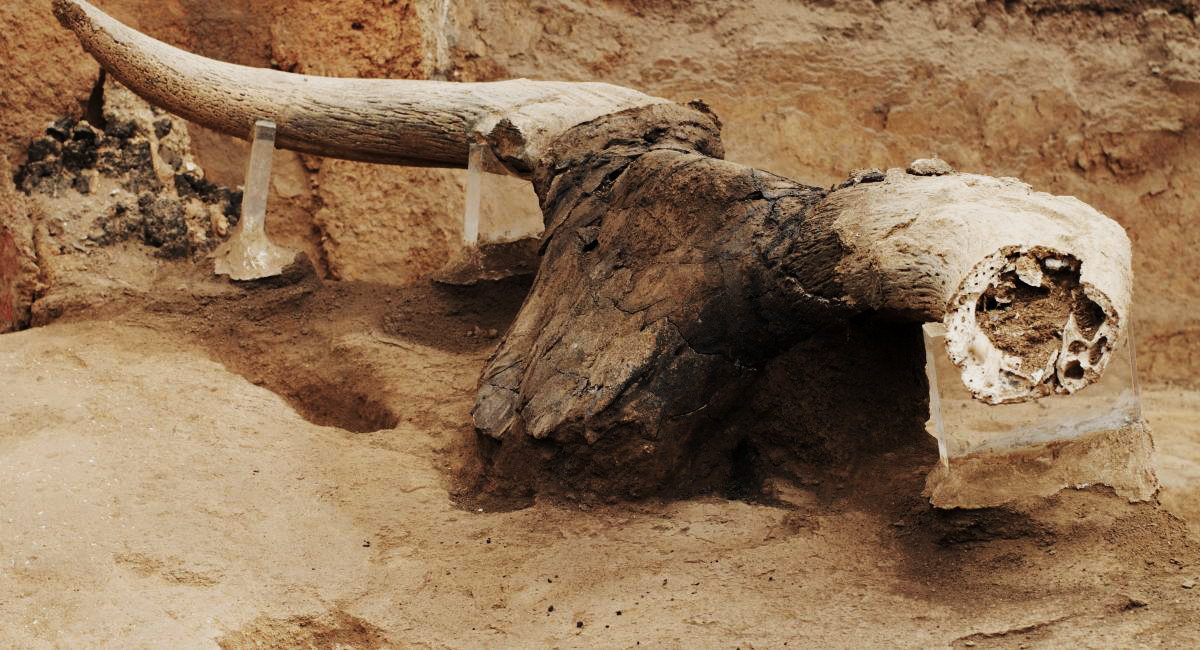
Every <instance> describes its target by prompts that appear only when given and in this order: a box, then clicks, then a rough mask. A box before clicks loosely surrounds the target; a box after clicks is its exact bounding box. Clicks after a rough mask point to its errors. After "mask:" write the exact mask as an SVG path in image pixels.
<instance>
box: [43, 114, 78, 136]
mask: <svg viewBox="0 0 1200 650" xmlns="http://www.w3.org/2000/svg"><path fill="white" fill-rule="evenodd" d="M73 128H75V118H73V117H60V118H58V119H57V120H54V121H53V122H51V123H50V126H47V127H46V135H48V136H50V137H52V138H54V139H55V140H58V141H59V142H66V141H67V138H69V137H71V129H73Z"/></svg>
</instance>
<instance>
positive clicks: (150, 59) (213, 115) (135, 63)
mask: <svg viewBox="0 0 1200 650" xmlns="http://www.w3.org/2000/svg"><path fill="white" fill-rule="evenodd" d="M54 14H55V16H57V17H58V20H59V22H61V23H62V24H63V26H65V27H67V28H68V29H70V30H71V31H73V32H75V34H76V35H77V36H78V37H79V40H80V42H81V43H82V44H83V47H84V49H86V50H87V51H88V52H89V53H91V55H92V56H94V57H96V60H97V61H99V62H100V65H101V66H103V67H104V69H105V70H107V71H108V72H109V73H110V74H112V75H113V76H114V77H116V78H117V80H119V81H120V82H121V83H122V84H124V85H125V86H127V87H128V88H129V89H131V90H133V91H134V92H135V93H137V94H138V95H140V96H141V97H142V98H144V99H145V100H146V101H148V102H150V103H152V104H154V105H156V106H160V107H162V108H165V109H167V110H168V111H171V112H172V113H176V114H178V115H180V116H182V117H184V118H186V119H188V120H191V121H193V122H196V123H198V124H202V125H204V126H206V127H209V128H211V129H214V130H217V131H220V132H222V133H227V134H229V135H233V136H236V137H239V138H244V139H249V138H250V135H251V131H252V130H253V126H254V121H255V120H256V119H258V118H266V119H270V120H273V121H274V122H275V124H276V127H277V139H276V143H277V145H278V146H279V147H282V148H285V149H293V150H295V151H302V152H306V153H312V154H318V155H322V156H330V157H335V158H346V159H349V160H360V161H364V162H372V163H385V164H392V165H412V166H426V167H466V166H467V152H468V145H469V144H470V142H472V141H473V140H474V139H475V138H477V137H480V136H482V137H486V138H487V139H488V140H489V141H491V142H492V144H493V147H494V148H495V149H496V150H497V151H496V153H497V155H498V157H500V158H501V159H502V160H504V161H505V162H506V163H508V164H509V165H510V166H512V167H513V168H515V169H516V170H517V171H520V172H522V173H527V172H529V171H531V170H532V169H533V167H534V165H535V164H536V161H537V159H538V158H539V157H540V156H541V153H542V152H543V151H544V149H545V147H546V146H547V145H548V144H549V142H550V141H551V140H553V139H554V138H555V137H557V135H558V134H560V133H562V132H563V131H565V130H566V129H568V128H570V127H572V126H574V125H576V124H579V123H582V122H586V121H588V120H591V119H594V118H596V117H599V116H601V115H605V114H608V113H613V112H617V111H620V110H624V109H627V108H633V107H637V106H645V105H648V104H656V103H665V102H666V101H667V100H665V99H659V98H655V97H651V96H649V95H645V94H643V93H640V92H637V91H635V90H631V89H628V88H622V87H620V86H613V85H610V84H603V83H584V82H561V81H530V80H528V79H516V80H511V81H498V82H490V83H455V82H443V81H417V80H399V79H343V78H333V77H317V76H310V75H299V74H292V73H287V72H281V71H278V70H269V69H264V68H251V67H246V66H241V65H234V64H230V63H222V62H220V61H214V60H212V59H206V58H204V57H201V56H197V55H195V54H191V53H188V52H185V51H183V50H180V49H178V48H175V47H171V46H170V45H167V44H166V43H163V42H161V41H157V40H155V39H153V38H150V37H148V36H146V35H144V34H142V33H140V32H138V31H136V30H134V29H131V28H129V27H126V26H125V25H123V24H121V23H120V22H118V21H116V20H114V19H113V18H112V17H110V16H108V15H107V14H105V13H104V12H102V11H100V10H99V9H97V8H96V7H94V6H92V5H91V4H90V3H88V2H86V1H85V0H54Z"/></svg>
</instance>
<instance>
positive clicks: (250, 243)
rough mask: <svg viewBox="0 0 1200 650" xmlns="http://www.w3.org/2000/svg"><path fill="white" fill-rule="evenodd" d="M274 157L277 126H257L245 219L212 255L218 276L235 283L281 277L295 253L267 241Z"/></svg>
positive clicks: (265, 123)
mask: <svg viewBox="0 0 1200 650" xmlns="http://www.w3.org/2000/svg"><path fill="white" fill-rule="evenodd" d="M274 153H275V123H274V122H272V121H270V120H258V121H257V122H255V123H254V140H253V143H252V144H251V145H250V162H249V164H248V165H247V168H246V184H245V186H244V188H243V193H242V216H241V219H240V220H238V224H237V227H236V228H234V231H233V235H232V236H230V238H229V241H227V242H225V243H224V244H222V245H221V246H220V247H219V248H217V250H216V251H214V252H213V254H212V257H213V259H214V267H215V270H216V272H217V273H218V274H220V275H228V276H229V277H230V278H231V279H234V280H256V279H258V278H265V277H269V276H272V275H279V274H280V273H281V272H282V271H283V268H284V267H285V266H287V265H288V264H290V263H291V262H292V260H293V259H295V256H296V251H292V250H289V249H286V248H283V247H281V246H276V245H275V244H272V243H271V240H270V239H268V238H267V195H268V193H269V192H270V190H271V158H272V156H273V155H274Z"/></svg>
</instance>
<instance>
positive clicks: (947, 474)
mask: <svg viewBox="0 0 1200 650" xmlns="http://www.w3.org/2000/svg"><path fill="white" fill-rule="evenodd" d="M924 331H925V355H926V374H927V376H928V378H929V411H930V419H929V423H928V425H927V430H928V431H929V433H930V434H931V435H933V436H934V437H935V438H937V440H938V451H939V455H940V457H941V463H940V465H939V466H938V468H937V469H935V470H934V472H933V473H931V474H930V477H929V481H928V483H927V492H929V494H930V496H931V498H932V500H933V501H934V504H935V505H938V506H941V507H967V508H973V507H985V506H993V505H999V504H1001V503H1004V502H1007V501H1010V500H1013V499H1017V498H1022V497H1029V496H1049V495H1051V494H1054V493H1055V492H1057V491H1059V490H1061V489H1062V488H1064V487H1083V486H1087V485H1091V484H1105V485H1109V486H1110V487H1112V488H1113V489H1115V490H1116V491H1117V492H1118V493H1119V494H1122V495H1123V496H1127V497H1129V498H1130V499H1133V500H1144V499H1148V498H1150V496H1152V495H1153V493H1154V491H1155V490H1156V489H1157V486H1158V483H1157V479H1156V478H1155V476H1154V472H1153V467H1152V465H1151V458H1150V456H1151V451H1152V449H1153V443H1152V442H1151V441H1150V435H1149V431H1148V429H1147V428H1146V426H1145V423H1144V422H1143V420H1142V412H1141V395H1140V392H1139V388H1138V380H1137V364H1136V363H1135V359H1134V350H1133V348H1134V346H1133V342H1132V336H1127V337H1126V341H1125V342H1124V343H1122V344H1121V347H1119V348H1117V349H1115V350H1114V351H1113V352H1112V354H1113V358H1112V359H1111V360H1110V361H1109V364H1108V368H1107V369H1106V370H1105V372H1104V375H1103V376H1102V377H1101V378H1100V380H1099V381H1097V382H1096V383H1094V384H1092V385H1090V386H1088V387H1086V388H1084V389H1082V390H1080V391H1077V392H1076V393H1074V394H1071V395H1051V396H1048V397H1043V398H1041V399H1038V400H1033V401H1029V402H1020V403H1015V404H999V405H991V404H988V403H986V402H983V401H981V400H977V399H974V398H972V397H971V393H970V391H969V390H968V389H967V387H966V386H965V385H964V384H963V382H962V380H961V378H960V371H959V369H958V367H956V366H955V365H954V363H953V362H952V361H951V360H950V357H949V355H947V354H946V343H945V334H946V329H945V327H944V326H943V325H941V324H940V323H937V324H927V325H925V326H924Z"/></svg>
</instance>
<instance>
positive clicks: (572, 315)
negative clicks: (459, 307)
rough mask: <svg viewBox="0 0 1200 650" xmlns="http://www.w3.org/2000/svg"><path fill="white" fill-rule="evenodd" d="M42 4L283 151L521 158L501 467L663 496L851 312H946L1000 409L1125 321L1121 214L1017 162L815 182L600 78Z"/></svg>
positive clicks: (224, 120)
mask: <svg viewBox="0 0 1200 650" xmlns="http://www.w3.org/2000/svg"><path fill="white" fill-rule="evenodd" d="M55 11H56V13H57V14H58V16H59V18H60V20H62V22H63V24H65V25H67V26H68V27H70V28H71V29H74V30H75V31H76V33H77V34H79V36H80V39H81V41H82V42H83V43H84V46H85V47H86V48H87V49H88V50H89V51H90V52H92V53H93V54H94V55H95V56H96V57H97V58H98V59H99V60H100V61H101V63H102V64H103V65H104V67H105V68H106V69H108V70H109V71H110V72H111V73H113V74H114V76H116V77H117V78H118V79H120V80H121V81H122V82H123V83H125V84H127V85H128V86H129V87H131V88H132V89H134V90H135V91H136V92H138V93H139V94H141V95H143V96H144V97H146V98H147V99H148V100H150V101H152V102H154V103H157V104H159V105H161V106H164V107H166V108H168V109H170V110H173V111H175V112H178V113H180V114H181V115H184V116H185V117H188V118H189V119H193V120H195V121H198V122H200V123H202V124H205V125H208V126H210V127H213V128H216V129H219V130H222V131H225V132H227V133H232V134H235V135H241V136H243V137H245V135H246V133H247V131H248V129H249V126H250V125H251V124H252V123H253V119H254V118H255V117H258V116H265V117H268V118H271V119H274V120H275V121H276V122H277V123H278V124H279V133H280V140H279V142H280V146H283V147H287V148H294V149H297V150H300V151H310V152H313V153H319V154H324V155H335V156H341V157H346V158H352V159H356V160H366V161H374V162H387V163H395V164H418V165H448V166H463V165H465V164H466V160H467V149H468V146H467V144H468V142H469V141H470V139H471V138H473V137H475V135H474V134H476V133H479V134H484V135H486V137H487V139H488V142H489V143H491V145H492V147H493V150H494V151H495V152H496V153H497V154H498V157H499V158H501V160H503V161H504V162H505V163H506V164H509V165H510V166H512V167H513V168H514V169H516V170H518V171H520V172H523V173H527V174H532V175H533V180H534V184H535V187H536V189H537V192H538V195H539V198H540V200H541V204H542V208H543V214H544V217H545V223H546V233H545V236H544V240H543V251H544V258H543V262H542V266H541V269H540V271H539V274H538V278H537V281H536V283H535V285H534V287H533V290H532V292H531V293H530V295H529V297H528V299H527V300H526V303H525V305H524V306H523V307H522V310H521V312H520V314H519V315H518V317H517V319H516V321H515V322H514V324H513V326H512V328H511V329H510V330H509V332H508V333H507V334H506V336H505V338H504V340H503V342H502V343H501V345H500V347H499V349H498V350H497V351H496V353H495V355H494V356H493V358H492V359H491V360H490V362H489V364H488V367H487V369H486V370H485V371H484V375H483V379H482V383H481V387H480V390H479V394H478V397H477V400H476V404H475V408H474V411H473V415H474V418H475V424H476V427H477V428H478V430H479V431H480V432H481V434H482V438H481V439H482V440H483V442H484V447H485V451H486V453H487V455H488V457H489V459H490V462H491V463H492V467H493V468H494V471H493V478H496V479H497V480H498V481H499V482H500V483H501V484H509V485H511V483H512V482H514V481H515V482H517V483H525V484H526V485H530V484H533V483H543V482H545V481H549V482H552V483H554V484H557V485H558V486H559V487H566V488H568V489H574V487H578V486H584V487H585V488H586V489H588V490H593V491H605V492H610V493H623V494H628V495H637V494H648V493H651V492H655V491H661V490H663V489H666V488H667V486H668V483H669V482H670V481H672V480H674V478H675V477H678V476H679V475H680V474H681V472H682V473H686V472H688V471H690V470H688V469H686V468H688V467H690V466H696V465H697V464H700V465H703V464H704V463H707V462H708V461H707V460H705V459H706V458H709V457H708V456H705V454H704V453H697V452H698V450H701V449H722V450H725V451H728V450H729V448H730V447H731V446H732V445H733V444H736V442H737V441H738V439H739V437H742V436H745V435H746V434H745V433H744V432H742V431H739V430H738V429H737V428H736V427H734V428H733V429H730V428H729V422H731V420H730V417H731V414H732V413H734V412H735V411H736V410H737V408H738V406H739V404H740V403H741V401H742V400H743V399H744V398H745V396H746V389H747V387H749V386H751V385H753V382H754V381H755V380H756V378H757V377H759V376H760V375H762V374H763V371H764V369H765V368H768V367H769V366H770V364H771V363H772V361H773V360H774V359H777V358H781V357H784V356H786V355H788V354H789V350H792V349H796V348H798V347H802V346H803V345H804V344H806V342H809V341H811V340H816V339H814V337H821V336H827V334H828V332H830V331H839V328H840V329H841V330H845V331H850V330H852V329H854V327H857V325H855V324H854V323H856V322H857V321H852V319H856V318H857V317H859V316H861V315H865V314H874V315H875V316H876V317H885V318H890V319H892V320H894V321H900V322H910V323H911V322H918V323H919V322H927V321H944V322H945V323H946V324H947V326H948V331H949V333H948V335H947V340H948V341H949V350H948V352H949V354H950V355H951V357H952V358H953V360H954V361H955V362H956V363H957V364H958V365H959V367H960V368H962V369H963V379H964V381H965V383H966V384H967V385H968V386H969V387H970V388H971V390H972V391H973V393H974V394H975V395H976V396H977V397H979V398H981V399H984V400H987V401H989V402H993V403H999V402H1006V401H1020V400H1027V399H1033V398H1036V397H1038V396H1041V395H1044V394H1047V393H1050V392H1072V391H1075V390H1079V389H1080V388H1082V387H1084V386H1086V385H1087V384H1088V383H1090V382H1092V381H1094V380H1095V379H1096V378H1097V377H1098V375H1099V373H1100V372H1101V371H1102V370H1103V368H1104V366H1105V365H1106V364H1107V362H1108V357H1109V353H1110V351H1111V350H1112V349H1114V348H1116V347H1117V346H1118V345H1119V343H1120V342H1121V339H1122V337H1124V336H1125V334H1124V332H1125V331H1126V324H1127V323H1128V321H1129V315H1128V306H1129V301H1130V280H1131V273H1130V246H1129V241H1128V239H1127V238H1126V237H1125V234H1124V232H1123V231H1122V229H1121V228H1120V226H1118V225H1117V224H1116V223H1114V222H1113V221H1111V220H1110V219H1108V218H1106V217H1104V216H1103V215H1101V214H1100V213H1098V212H1096V211H1095V210H1093V209H1091V208H1089V207H1088V206H1086V205H1084V204H1082V203H1080V202H1079V201H1077V200H1075V199H1073V198H1069V197H1054V196H1050V195H1047V194H1042V193H1036V192H1033V191H1031V190H1030V188H1029V187H1028V186H1027V185H1024V184H1022V183H1020V182H1017V181H1015V180H1012V179H994V178H988V177H983V176H975V175H970V174H956V173H953V171H952V170H950V169H949V167H948V166H947V165H946V164H945V163H944V162H943V161H938V160H926V161H918V162H917V163H914V164H913V166H912V168H911V169H910V170H909V172H908V173H906V172H905V171H904V170H892V171H889V172H888V173H887V174H883V173H881V172H863V173H857V174H855V175H854V176H853V177H852V178H851V180H850V181H848V182H847V183H846V184H844V186H843V187H842V188H841V189H838V190H836V191H833V192H827V191H824V190H821V189H819V188H815V187H809V186H805V185H801V184H798V183H795V182H793V181H789V180H787V179H784V178H780V177H777V176H773V175H771V174H767V173H764V172H761V171H758V170H755V169H751V168H749V167H745V166H742V165H737V164H733V163H729V162H725V161H723V160H721V159H720V158H721V156H722V145H721V142H720V137H719V124H718V123H716V121H715V118H714V117H713V116H712V115H711V113H709V112H708V111H707V110H705V109H703V107H702V106H700V105H697V106H700V108H699V109H693V108H690V107H684V106H680V105H677V104H673V103H669V102H665V101H664V100H658V99H654V98H651V97H647V96H645V95H642V94H641V93H637V92H635V91H630V90H626V89H622V88H617V87H614V86H607V85H603V84H573V83H555V82H531V81H526V80H516V81H511V82H501V83H497V84H453V83H441V82H431V81H370V80H352V79H327V78H319V77H303V76H298V75H289V74H286V73H282V72H276V71H270V70H255V69H250V68H244V67H240V66H231V65H227V64H220V63H216V62H212V61H208V60H206V59H202V58H200V57H196V56H193V55H190V54H187V53H184V52H181V51H179V50H176V49H174V48H171V47H168V46H166V45H164V44H162V43H159V42H157V41H154V40H152V39H149V38H147V37H145V36H142V35H140V34H138V33H137V32H134V31H132V30H129V29H128V28H125V27H123V26H121V25H120V24H118V23H116V22H115V21H112V20H111V19H109V18H108V17H107V16H104V15H103V14H102V13H100V12H99V11H97V10H95V9H94V8H93V7H91V6H90V5H88V4H87V3H85V2H82V0H55ZM821 340H825V339H821ZM843 340H850V339H848V338H845V337H844V338H843ZM912 343H913V345H914V346H919V342H918V340H917V339H914V340H913V341H912ZM852 356H853V352H852V351H847V352H846V357H847V358H849V357H852ZM913 376H915V377H921V376H923V375H921V374H920V372H919V369H918V371H917V372H916V373H914V374H913ZM913 381H916V382H919V381H921V379H919V378H918V379H915V380H913ZM918 393H920V391H918ZM796 399H797V400H803V399H805V396H803V395H798V396H797V398H796ZM845 399H852V397H851V396H850V395H846V396H845ZM848 408H853V407H852V406H848ZM714 437H722V440H721V441H719V442H718V444H715V446H714V445H709V444H708V443H709V441H711V440H712V439H713V438H714ZM710 469H711V468H710ZM707 471H708V470H707V469H704V468H699V469H696V470H695V474H696V475H702V474H705V473H706V472H707ZM531 477H533V478H531ZM538 477H540V478H538Z"/></svg>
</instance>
